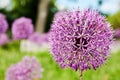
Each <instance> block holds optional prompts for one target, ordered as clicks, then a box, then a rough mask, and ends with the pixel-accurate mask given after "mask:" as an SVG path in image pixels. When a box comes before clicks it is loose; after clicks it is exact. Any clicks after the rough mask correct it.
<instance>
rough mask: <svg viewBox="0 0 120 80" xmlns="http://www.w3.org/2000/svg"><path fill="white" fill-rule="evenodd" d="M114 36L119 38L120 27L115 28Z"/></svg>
mask: <svg viewBox="0 0 120 80" xmlns="http://www.w3.org/2000/svg"><path fill="white" fill-rule="evenodd" d="M114 37H115V38H120V29H117V30H115V33H114Z"/></svg>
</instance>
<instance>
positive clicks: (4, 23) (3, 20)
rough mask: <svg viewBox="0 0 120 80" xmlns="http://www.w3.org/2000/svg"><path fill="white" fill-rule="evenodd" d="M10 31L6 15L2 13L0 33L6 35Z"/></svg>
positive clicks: (0, 14)
mask: <svg viewBox="0 0 120 80" xmlns="http://www.w3.org/2000/svg"><path fill="white" fill-rule="evenodd" d="M7 29H8V23H7V20H6V17H5V15H4V14H2V13H0V33H5V32H6V31H7Z"/></svg>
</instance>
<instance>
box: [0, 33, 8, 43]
mask: <svg viewBox="0 0 120 80" xmlns="http://www.w3.org/2000/svg"><path fill="white" fill-rule="evenodd" d="M8 41H9V38H8V35H7V34H5V33H1V34H0V45H4V44H6V43H7V42H8Z"/></svg>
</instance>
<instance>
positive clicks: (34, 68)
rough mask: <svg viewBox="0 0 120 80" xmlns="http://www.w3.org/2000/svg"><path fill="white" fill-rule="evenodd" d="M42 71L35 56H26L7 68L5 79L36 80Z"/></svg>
mask: <svg viewBox="0 0 120 80" xmlns="http://www.w3.org/2000/svg"><path fill="white" fill-rule="evenodd" d="M42 71H43V69H42V68H41V66H40V64H39V62H38V61H37V59H36V57H27V56H26V57H24V58H23V60H22V61H21V62H19V63H18V64H15V65H12V66H11V67H10V68H9V69H8V71H7V73H6V80H38V79H40V78H41V77H42V75H41V73H42Z"/></svg>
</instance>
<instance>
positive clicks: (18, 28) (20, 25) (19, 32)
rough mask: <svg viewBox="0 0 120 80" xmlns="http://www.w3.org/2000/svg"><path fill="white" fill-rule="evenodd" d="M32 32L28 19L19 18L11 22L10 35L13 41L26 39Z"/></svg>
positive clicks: (30, 21)
mask: <svg viewBox="0 0 120 80" xmlns="http://www.w3.org/2000/svg"><path fill="white" fill-rule="evenodd" d="M33 32H34V27H33V24H32V20H31V19H29V18H25V17H22V18H19V19H16V20H15V21H14V22H13V25H12V34H13V38H14V39H27V38H28V37H29V36H30V35H31V34H32V33H33Z"/></svg>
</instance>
